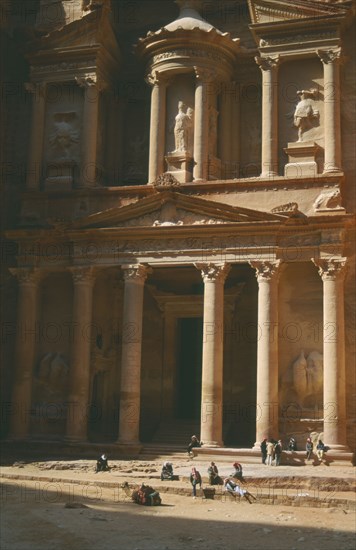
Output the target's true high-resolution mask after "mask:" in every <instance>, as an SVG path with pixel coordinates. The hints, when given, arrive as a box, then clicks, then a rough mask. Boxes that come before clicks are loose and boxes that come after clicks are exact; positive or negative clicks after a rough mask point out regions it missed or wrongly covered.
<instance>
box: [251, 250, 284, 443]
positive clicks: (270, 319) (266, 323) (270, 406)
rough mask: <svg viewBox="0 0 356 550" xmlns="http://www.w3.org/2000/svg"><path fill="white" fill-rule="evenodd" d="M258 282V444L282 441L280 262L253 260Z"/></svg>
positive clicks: (252, 263)
mask: <svg viewBox="0 0 356 550" xmlns="http://www.w3.org/2000/svg"><path fill="white" fill-rule="evenodd" d="M250 265H251V266H252V267H253V268H254V269H255V270H256V277H257V281H258V334H257V337H258V344H257V397H256V444H257V445H259V442H261V441H262V439H263V438H264V437H273V438H275V439H277V438H278V433H279V428H278V418H279V412H278V276H279V268H280V260H276V261H272V262H264V261H261V262H260V261H252V262H250Z"/></svg>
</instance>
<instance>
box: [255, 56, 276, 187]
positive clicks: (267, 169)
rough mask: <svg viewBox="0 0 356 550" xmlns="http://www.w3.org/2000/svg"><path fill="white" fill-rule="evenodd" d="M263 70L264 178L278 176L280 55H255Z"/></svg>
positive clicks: (262, 160)
mask: <svg viewBox="0 0 356 550" xmlns="http://www.w3.org/2000/svg"><path fill="white" fill-rule="evenodd" d="M255 60H256V63H257V65H258V66H259V67H260V69H261V71H262V158H261V164H262V173H261V177H262V178H271V177H274V176H278V81H277V74H278V73H277V71H278V62H279V59H278V57H255Z"/></svg>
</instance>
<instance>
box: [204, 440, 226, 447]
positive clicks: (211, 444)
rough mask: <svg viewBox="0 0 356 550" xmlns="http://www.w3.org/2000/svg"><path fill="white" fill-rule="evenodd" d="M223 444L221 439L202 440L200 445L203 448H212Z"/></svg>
mask: <svg viewBox="0 0 356 550" xmlns="http://www.w3.org/2000/svg"><path fill="white" fill-rule="evenodd" d="M223 446H224V442H223V441H204V443H203V445H202V447H203V448H204V449H206V448H208V447H213V448H217V447H223Z"/></svg>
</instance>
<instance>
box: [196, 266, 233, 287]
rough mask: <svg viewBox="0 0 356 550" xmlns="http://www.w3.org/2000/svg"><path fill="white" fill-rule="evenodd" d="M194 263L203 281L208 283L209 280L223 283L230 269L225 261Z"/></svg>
mask: <svg viewBox="0 0 356 550" xmlns="http://www.w3.org/2000/svg"><path fill="white" fill-rule="evenodd" d="M194 265H195V267H196V268H197V269H200V271H201V276H202V278H203V281H204V283H210V282H215V283H224V282H225V279H226V277H227V276H228V274H229V272H230V269H231V266H230V264H226V263H223V264H213V263H207V264H201V263H196V264H194Z"/></svg>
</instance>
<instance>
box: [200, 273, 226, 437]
mask: <svg viewBox="0 0 356 550" xmlns="http://www.w3.org/2000/svg"><path fill="white" fill-rule="evenodd" d="M195 267H197V268H198V269H200V270H201V274H202V277H203V281H204V319H203V320H204V324H203V360H202V363H203V364H202V389H201V420H200V426H201V428H200V438H201V440H202V441H203V443H204V446H207V447H220V446H222V445H223V437H222V428H223V424H222V422H223V357H224V282H225V279H226V277H227V275H228V273H229V271H230V266H229V265H228V264H195Z"/></svg>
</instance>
